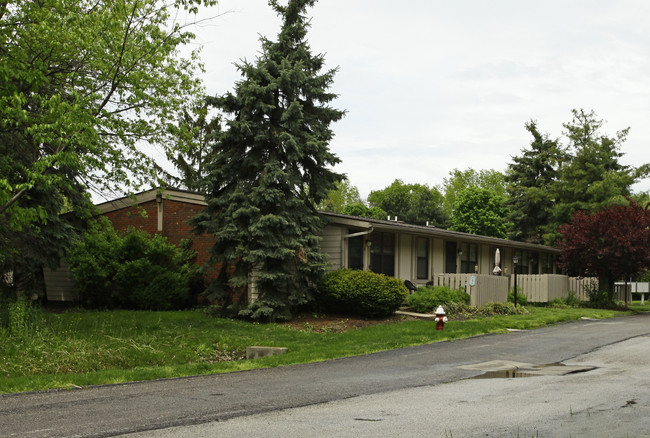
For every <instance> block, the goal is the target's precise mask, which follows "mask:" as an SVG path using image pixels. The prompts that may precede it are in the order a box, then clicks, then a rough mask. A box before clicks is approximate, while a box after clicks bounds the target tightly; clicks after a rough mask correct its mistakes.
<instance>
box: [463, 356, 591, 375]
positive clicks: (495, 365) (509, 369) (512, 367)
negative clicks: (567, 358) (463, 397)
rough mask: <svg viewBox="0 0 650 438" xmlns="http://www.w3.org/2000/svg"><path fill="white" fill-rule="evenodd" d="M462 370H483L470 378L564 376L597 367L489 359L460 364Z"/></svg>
mask: <svg viewBox="0 0 650 438" xmlns="http://www.w3.org/2000/svg"><path fill="white" fill-rule="evenodd" d="M458 368H462V369H464V370H473V371H483V373H482V374H479V375H477V376H474V377H470V378H471V379H513V378H518V377H538V376H566V375H568V374H576V373H586V372H587V371H591V370H595V369H596V368H598V367H595V366H590V365H565V364H563V363H551V364H542V365H536V364H532V363H525V362H513V361H508V360H491V361H488V362H482V363H477V364H473V365H462V366H459V367H458Z"/></svg>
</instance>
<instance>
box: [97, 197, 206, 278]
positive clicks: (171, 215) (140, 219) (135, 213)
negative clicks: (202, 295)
mask: <svg viewBox="0 0 650 438" xmlns="http://www.w3.org/2000/svg"><path fill="white" fill-rule="evenodd" d="M162 208H163V224H162V225H163V226H162V232H159V231H158V205H157V202H156V200H152V201H148V202H144V203H142V204H139V205H137V206H128V207H124V208H121V209H119V210H114V211H110V212H107V213H105V214H104V216H106V217H107V218H108V220H110V221H111V223H112V224H113V227H114V228H115V229H116V230H126V229H127V228H128V227H134V228H139V229H142V230H145V231H147V232H148V233H150V234H162V235H163V236H165V237H166V238H167V239H168V240H169V241H170V242H172V243H173V244H175V245H178V244H179V243H180V242H181V240H183V239H192V249H193V250H194V251H196V252H197V257H196V261H195V262H196V264H198V265H199V266H203V265H204V264H205V263H206V262H207V261H208V259H209V258H210V250H211V249H212V247H213V246H214V243H215V239H214V236H211V235H208V234H202V235H197V234H194V231H193V229H192V227H191V226H190V224H189V223H188V221H189V219H190V218H192V217H194V216H196V215H197V214H198V213H199V212H200V211H201V210H202V209H203V206H202V205H199V204H191V203H188V202H180V201H174V200H171V199H164V198H163V200H162ZM214 276H215V275H214V270H212V273H210V274H209V275H208V277H214Z"/></svg>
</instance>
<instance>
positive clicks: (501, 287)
mask: <svg viewBox="0 0 650 438" xmlns="http://www.w3.org/2000/svg"><path fill="white" fill-rule="evenodd" d="M472 277H474V279H475V284H474V286H470V279H471V278H472ZM432 281H433V285H434V286H447V287H449V288H451V289H463V290H465V291H467V293H468V294H469V295H470V297H471V298H470V304H471V305H472V306H482V305H483V304H485V303H488V302H500V303H504V302H506V301H507V300H508V292H509V291H510V290H513V289H514V287H515V284H514V276H512V275H510V276H495V275H477V274H436V275H434V276H433V279H432ZM593 285H596V286H597V285H598V280H597V279H595V278H584V277H567V276H566V275H557V274H540V275H532V274H522V275H517V291H518V292H521V293H523V294H524V295H525V296H526V298H527V300H528V301H530V302H533V303H548V302H550V301H553V300H555V299H557V298H566V297H568V296H569V291H573V292H574V293H575V295H576V297H577V298H578V299H581V300H583V301H586V300H588V299H589V295H588V293H587V290H588V289H589V288H590V287H592V286H593Z"/></svg>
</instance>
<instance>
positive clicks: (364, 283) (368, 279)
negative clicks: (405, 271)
mask: <svg viewBox="0 0 650 438" xmlns="http://www.w3.org/2000/svg"><path fill="white" fill-rule="evenodd" d="M318 289H319V294H318V301H319V304H320V305H321V306H322V307H323V310H325V311H328V312H335V313H343V314H353V315H360V316H367V317H371V318H377V317H383V316H388V315H391V314H393V313H394V312H395V311H396V310H397V309H399V307H400V306H401V305H402V303H403V302H404V300H405V299H406V296H407V295H408V290H407V289H406V286H404V284H403V283H402V281H401V280H399V279H397V278H393V277H388V276H386V275H383V274H376V273H374V272H370V271H359V270H354V269H340V270H338V271H334V272H330V273H328V274H325V276H324V277H323V279H322V280H321V282H320V285H319V288H318Z"/></svg>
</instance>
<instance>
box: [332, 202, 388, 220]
mask: <svg viewBox="0 0 650 438" xmlns="http://www.w3.org/2000/svg"><path fill="white" fill-rule="evenodd" d="M342 213H343V214H348V215H350V216H359V217H369V218H372V219H384V220H385V219H387V217H388V214H387V213H386V212H385V211H384V210H382V209H381V208H379V207H368V206H366V204H363V203H361V202H356V203H354V204H348V205H346V206H345V208H344V209H343V211H342Z"/></svg>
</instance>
